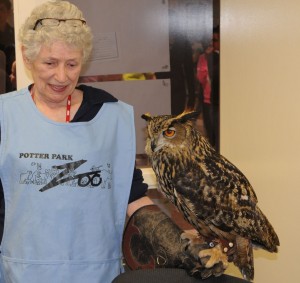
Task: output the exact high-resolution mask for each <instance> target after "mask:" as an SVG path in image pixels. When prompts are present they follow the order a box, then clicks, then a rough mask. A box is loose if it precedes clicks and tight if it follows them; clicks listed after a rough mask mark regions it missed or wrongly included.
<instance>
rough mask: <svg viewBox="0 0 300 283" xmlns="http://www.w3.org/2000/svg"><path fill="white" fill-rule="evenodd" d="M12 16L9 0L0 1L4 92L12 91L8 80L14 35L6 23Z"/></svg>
mask: <svg viewBox="0 0 300 283" xmlns="http://www.w3.org/2000/svg"><path fill="white" fill-rule="evenodd" d="M11 14H12V5H11V2H10V0H0V50H2V51H3V52H4V54H5V56H6V92H9V91H12V90H13V89H12V86H11V83H10V79H9V74H10V72H11V66H12V63H13V62H14V61H15V33H14V28H13V27H12V26H11V25H10V24H9V23H8V20H9V18H10V16H11Z"/></svg>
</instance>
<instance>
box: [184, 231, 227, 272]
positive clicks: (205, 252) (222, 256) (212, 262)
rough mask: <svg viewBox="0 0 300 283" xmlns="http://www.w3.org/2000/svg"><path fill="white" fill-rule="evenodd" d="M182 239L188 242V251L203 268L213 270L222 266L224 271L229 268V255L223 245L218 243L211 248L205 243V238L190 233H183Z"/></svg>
mask: <svg viewBox="0 0 300 283" xmlns="http://www.w3.org/2000/svg"><path fill="white" fill-rule="evenodd" d="M181 239H182V240H184V241H188V243H189V244H188V249H189V251H190V253H191V254H192V255H193V256H194V257H195V258H197V259H198V260H199V261H200V262H201V264H202V265H203V267H205V268H208V269H209V268H212V267H214V266H217V265H221V266H222V268H223V270H225V269H226V268H227V267H228V258H227V254H226V253H225V252H224V249H223V247H222V245H221V243H216V245H214V246H213V247H211V246H210V245H209V244H207V243H205V244H204V243H203V238H200V237H199V236H196V235H194V234H190V233H182V234H181Z"/></svg>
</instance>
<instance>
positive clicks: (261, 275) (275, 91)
mask: <svg viewBox="0 0 300 283" xmlns="http://www.w3.org/2000/svg"><path fill="white" fill-rule="evenodd" d="M299 15H300V1H298V0H288V1H286V0H264V1H261V0H243V1H241V0H226V1H221V137H222V139H221V151H222V153H223V154H224V155H225V156H227V157H228V158H229V159H230V160H231V161H233V162H234V163H235V164H237V165H238V166H239V167H240V169H242V171H243V172H244V173H245V174H246V175H247V176H248V178H249V179H250V181H251V183H252V185H253V186H254V188H255V190H256V192H257V195H258V199H259V206H260V207H261V208H262V210H263V211H264V212H265V214H266V215H267V216H268V217H269V220H270V221H271V223H272V224H273V226H274V227H275V229H276V231H277V232H278V235H279V238H280V241H281V247H280V251H279V254H278V255H269V254H267V253H266V252H256V253H255V268H256V276H255V282H256V283H267V282H272V283H282V282H299V278H298V276H297V277H296V275H297V274H298V273H299V267H298V265H299V253H300V247H299V245H298V241H299V239H300V227H299V218H300V203H299V201H300V190H299V189H300V182H299V178H300V166H299V160H300V148H299V145H300V72H299V68H300V56H299V50H300V16H299Z"/></svg>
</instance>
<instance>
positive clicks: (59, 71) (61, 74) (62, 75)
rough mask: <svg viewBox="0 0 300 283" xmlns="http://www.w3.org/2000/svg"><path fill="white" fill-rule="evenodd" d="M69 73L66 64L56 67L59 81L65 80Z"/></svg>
mask: <svg viewBox="0 0 300 283" xmlns="http://www.w3.org/2000/svg"><path fill="white" fill-rule="evenodd" d="M67 77H68V74H67V70H66V68H65V66H58V67H57V69H56V79H57V81H58V82H65V81H66V80H67Z"/></svg>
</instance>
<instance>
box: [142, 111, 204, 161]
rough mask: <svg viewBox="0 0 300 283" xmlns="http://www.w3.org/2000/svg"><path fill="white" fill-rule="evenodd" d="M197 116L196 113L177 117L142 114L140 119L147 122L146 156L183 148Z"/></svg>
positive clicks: (188, 139)
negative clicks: (165, 150)
mask: <svg viewBox="0 0 300 283" xmlns="http://www.w3.org/2000/svg"><path fill="white" fill-rule="evenodd" d="M198 115H199V113H198V112H183V113H182V114H179V115H177V116H172V115H161V116H151V115H150V114H143V115H142V118H143V119H145V120H146V121H147V122H148V125H147V134H148V135H147V142H146V148H145V151H146V153H147V155H148V156H152V155H153V153H156V152H158V151H159V150H160V149H162V148H164V149H166V148H168V149H171V150H172V149H173V150H175V149H179V148H183V147H185V146H186V145H187V143H189V141H190V138H191V136H190V133H191V130H192V128H193V126H192V121H193V120H194V119H196V117H197V116H198Z"/></svg>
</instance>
